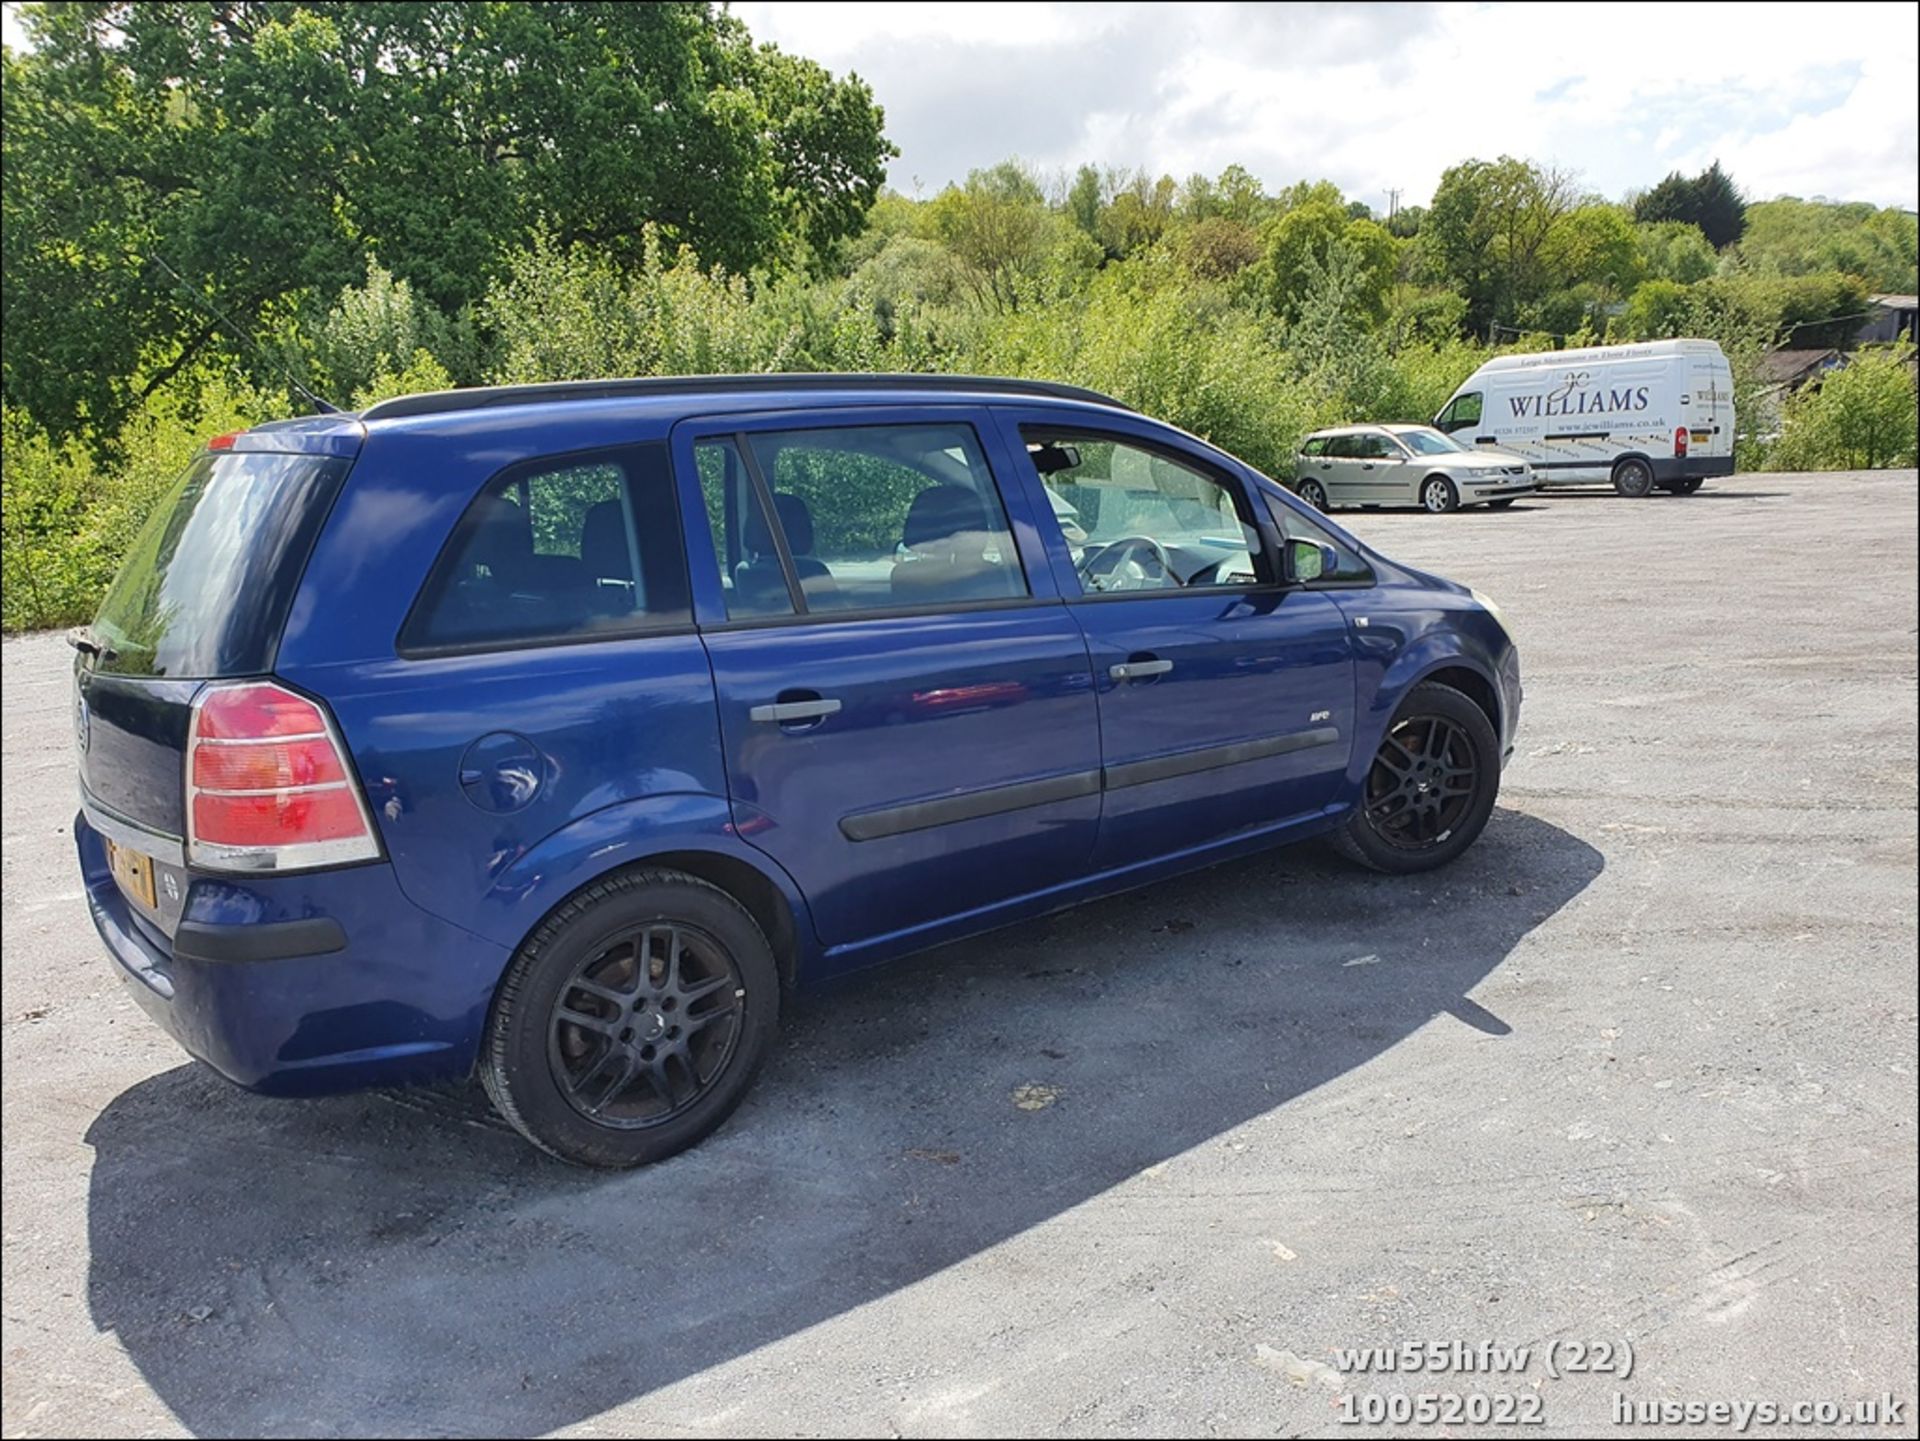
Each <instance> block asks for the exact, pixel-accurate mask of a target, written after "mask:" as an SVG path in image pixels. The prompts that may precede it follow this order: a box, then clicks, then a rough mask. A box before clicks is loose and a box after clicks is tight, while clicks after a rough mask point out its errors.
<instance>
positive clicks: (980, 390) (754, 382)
mask: <svg viewBox="0 0 1920 1441" xmlns="http://www.w3.org/2000/svg"><path fill="white" fill-rule="evenodd" d="M776 390H810V391H846V390H933V391H962V392H965V393H968V394H976V395H977V394H1000V395H1040V396H1049V397H1052V398H1053V399H1056V400H1079V401H1086V402H1090V403H1092V404H1094V405H1111V406H1113V407H1115V408H1116V409H1119V410H1132V409H1133V407H1132V406H1130V405H1126V404H1123V403H1122V402H1120V401H1118V400H1115V399H1114V398H1113V397H1112V396H1110V395H1102V394H1101V393H1100V392H1099V391H1097V390H1087V389H1084V388H1083V387H1081V386H1078V385H1062V384H1060V383H1059V382H1057V381H1051V380H1010V379H1004V378H1001V377H998V376H991V375H925V374H917V373H915V374H909V373H899V374H887V373H877V372H842V371H805V372H793V373H785V374H779V373H776V374H767V375H654V376H642V377H637V378H634V379H628V380H562V381H556V382H553V383H551V384H546V385H477V386H474V387H472V388H470V389H466V390H435V391H430V392H428V393H426V394H423V395H400V396H395V397H394V398H393V399H392V400H380V401H376V402H374V403H373V404H372V405H370V406H368V407H367V408H366V409H365V410H364V411H362V412H361V416H360V418H361V419H362V420H397V419H400V418H401V417H403V416H413V415H445V414H449V413H452V412H456V411H462V410H485V409H487V408H489V407H491V406H496V405H532V404H535V403H537V402H541V401H552V400H616V399H621V398H624V397H628V396H651V395H701V394H712V393H714V392H719V393H721V394H725V395H751V394H755V393H757V392H760V391H776Z"/></svg>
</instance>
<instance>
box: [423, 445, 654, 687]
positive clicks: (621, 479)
mask: <svg viewBox="0 0 1920 1441" xmlns="http://www.w3.org/2000/svg"><path fill="white" fill-rule="evenodd" d="M690 622H691V614H690V611H689V606H688V599H687V573H686V557H685V554H684V552H683V550H682V547H681V538H680V523H679V519H678V512H677V508H676V506H675V503H674V497H673V485H672V480H671V477H670V474H669V471H668V466H667V452H666V447H665V446H664V445H643V446H635V447H632V448H630V449H626V450H621V451H612V452H606V453H602V454H595V455H587V456H569V457H565V458H562V459H553V460H541V461H534V462H531V463H528V464H525V465H520V466H516V467H514V468H513V469H511V470H509V471H506V472H504V473H503V474H502V475H500V476H498V477H496V478H495V479H494V480H492V481H490V482H489V483H488V484H487V487H486V489H484V490H483V491H481V492H480V495H479V497H478V498H477V499H475V501H474V502H473V504H472V505H471V506H469V507H468V508H467V513H466V515H464V516H463V517H462V518H461V521H460V524H459V525H458V527H456V528H455V530H454V534H453V538H452V540H451V541H450V542H449V544H448V547H447V549H446V551H445V552H444V553H443V554H442V556H441V558H440V561H439V563H438V564H437V565H436V566H435V568H434V573H433V575H432V577H431V578H430V579H429V580H428V582H427V585H426V587H425V588H424V589H423V590H422V591H421V594H420V598H419V600H418V601H416V602H415V604H414V608H413V613H412V615H410V616H409V617H408V619H407V624H406V626H405V628H404V629H403V631H402V633H401V641H400V645H401V649H402V650H403V651H408V652H421V651H428V652H432V651H441V650H449V649H455V650H469V649H486V648H490V647H494V646H504V645H524V644H533V643H538V642H542V641H564V640H591V639H596V638H602V637H607V636H613V635H622V634H633V633H639V632H644V631H652V630H661V629H668V628H673V627H677V626H684V625H687V624H689V623H690Z"/></svg>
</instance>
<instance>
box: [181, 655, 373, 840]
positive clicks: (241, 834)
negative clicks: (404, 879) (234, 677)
mask: <svg viewBox="0 0 1920 1441" xmlns="http://www.w3.org/2000/svg"><path fill="white" fill-rule="evenodd" d="M379 855H380V842H379V840H378V839H377V838H376V837H375V836H374V833H373V818H372V817H371V816H370V815H369V814H368V813H367V806H366V801H365V800H364V798H362V796H361V794H360V787H359V785H358V784H357V783H356V782H355V781H354V778H353V771H352V768H351V767H350V766H349V765H348V764H347V757H346V752H345V751H344V750H343V749H342V747H341V745H340V736H339V734H338V732H336V731H335V730H334V727H333V722H332V720H331V719H330V718H329V717H328V716H327V713H326V712H325V711H324V710H322V709H321V708H320V706H319V705H318V704H316V703H315V702H313V701H310V700H308V699H307V698H306V697H305V696H303V695H296V694H294V693H293V692H292V691H290V690H287V689H286V688H284V687H282V686H278V685H273V684H271V683H270V682H266V681H243V682H240V683H238V684H234V685H216V686H209V687H208V688H207V689H206V690H204V691H202V692H201V693H200V698H199V699H198V700H196V701H195V702H194V704H193V720H192V722H191V724H190V726H189V729H188V733H187V858H188V860H189V861H191V862H192V863H193V864H195V865H199V866H205V867H207V868H209V869H212V870H227V871H290V870H300V869H303V868H305V867H309V866H331V865H341V864H344V863H346V862H349V861H370V860H376V859H378V857H379Z"/></svg>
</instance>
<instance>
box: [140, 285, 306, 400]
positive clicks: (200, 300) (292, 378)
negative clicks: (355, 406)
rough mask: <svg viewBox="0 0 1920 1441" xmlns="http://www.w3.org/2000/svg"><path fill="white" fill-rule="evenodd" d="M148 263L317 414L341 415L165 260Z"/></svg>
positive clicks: (289, 367)
mask: <svg viewBox="0 0 1920 1441" xmlns="http://www.w3.org/2000/svg"><path fill="white" fill-rule="evenodd" d="M147 259H149V260H151V261H152V262H153V263H154V264H155V265H157V266H159V267H160V268H161V269H162V270H164V271H166V272H167V274H168V275H169V276H171V277H172V278H173V283H174V284H175V285H177V286H179V287H180V290H181V293H182V294H184V295H185V296H186V297H187V299H189V300H191V301H192V302H193V303H194V304H195V305H197V306H199V307H200V308H201V309H202V310H204V311H206V312H207V314H209V315H211V316H212V317H213V318H214V319H215V320H217V321H218V322H219V323H220V324H222V325H224V326H225V327H226V328H227V330H228V331H229V332H231V333H232V334H233V336H234V337H235V338H236V339H238V340H239V341H240V342H241V343H242V344H244V345H245V346H246V347H247V348H248V349H249V350H251V351H252V352H253V353H254V354H255V355H256V356H258V357H259V358H260V359H261V360H262V361H264V362H266V364H267V365H269V366H270V367H272V368H274V369H276V370H278V371H279V372H280V377H281V379H283V380H285V381H286V382H287V384H288V385H290V386H292V387H293V388H294V389H295V390H297V391H299V392H300V394H301V395H302V396H304V397H305V398H306V400H307V402H308V403H309V404H310V405H312V406H313V408H314V409H315V410H317V411H319V412H320V413H321V414H322V415H339V414H340V413H341V409H342V408H341V407H340V406H337V405H335V404H334V403H333V402H332V401H329V400H322V399H321V398H320V397H319V396H317V395H315V394H314V393H313V391H312V390H310V389H308V387H307V386H306V384H305V383H304V382H303V381H302V380H301V379H300V377H299V376H297V375H295V374H294V373H293V367H292V366H290V365H288V364H287V363H286V362H285V361H277V362H276V361H275V360H274V359H273V357H272V356H270V355H268V354H267V353H266V351H265V350H263V349H262V348H261V346H260V343H259V342H258V341H256V340H255V339H254V338H253V337H252V336H251V335H249V334H248V333H247V332H246V331H245V330H243V329H241V327H240V326H238V325H236V324H235V323H234V321H233V319H232V317H231V316H229V315H227V314H226V312H225V311H223V310H221V309H220V308H219V307H218V306H216V305H215V304H214V303H213V302H212V301H211V300H208V299H207V298H206V297H205V296H204V295H201V294H200V293H199V292H198V291H196V290H195V289H194V288H193V287H192V286H191V285H189V284H187V282H186V280H185V279H184V278H183V277H182V276H181V274H180V272H179V271H177V270H175V269H174V268H173V267H172V266H171V265H169V264H167V262H166V260H165V258H164V257H162V256H161V255H159V254H157V253H156V254H153V255H149V256H148V257H147Z"/></svg>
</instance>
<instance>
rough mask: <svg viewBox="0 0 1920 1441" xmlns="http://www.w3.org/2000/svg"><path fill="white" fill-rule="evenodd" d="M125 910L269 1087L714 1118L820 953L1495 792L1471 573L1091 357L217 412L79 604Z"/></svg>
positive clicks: (92, 883)
mask: <svg viewBox="0 0 1920 1441" xmlns="http://www.w3.org/2000/svg"><path fill="white" fill-rule="evenodd" d="M73 642H74V646H75V648H76V650H77V652H78V655H77V658H76V661H75V670H74V728H75V739H76V743H77V746H78V752H79V766H80V780H81V812H80V815H79V817H78V819H77V820H76V822H75V826H74V835H75V839H76V841H77V844H78V848H79V856H80V868H81V871H82V872H83V874H84V876H85V881H86V893H87V897H88V901H89V904H90V907H91V910H92V914H93V919H94V923H95V925H96V926H97V927H98V928H99V931H100V935H101V937H102V939H103V940H104V941H105V942H106V945H107V949H108V950H109V951H110V952H111V954H112V956H113V958H114V960H115V962H117V964H118V967H119V969H120V970H121V972H122V973H123V974H124V976H125V979H126V981H127V983H128V985H129V987H130V989H131V991H132V993H133V995H134V996H135V997H136V998H137V999H138V1001H139V1002H140V1004H141V1005H142V1006H143V1007H144V1008H145V1009H146V1011H147V1012H148V1013H149V1014H150V1015H151V1016H153V1017H154V1019H156V1020H157V1021H159V1023H160V1024H161V1025H163V1026H165V1027H166V1028H167V1029H168V1030H169V1031H170V1032H172V1034H173V1035H174V1036H175V1037H176V1038H177V1039H178V1040H179V1041H180V1043H181V1045H183V1046H184V1047H185V1048H186V1049H187V1050H188V1051H190V1052H191V1053H192V1054H193V1055H195V1056H197V1057H199V1058H200V1059H201V1060H202V1061H204V1062H206V1063H207V1064H208V1065H210V1066H212V1067H214V1068H215V1069H216V1070H218V1071H219V1072H221V1073H222V1074H223V1075H225V1076H227V1077H228V1078H230V1079H231V1080H233V1081H235V1082H237V1083H239V1084H240V1085H242V1086H246V1087H249V1088H252V1089H255V1090H259V1091H267V1092H274V1093H279V1094H286V1095H304V1094H314V1093H318V1092H325V1091H336V1090H343V1089H348V1088H354V1087H362V1086H372V1085H381V1086H386V1085H394V1084H399V1083H410V1082H425V1081H436V1080H447V1079H452V1078H459V1077H464V1076H470V1075H472V1074H474V1073H475V1072H477V1073H478V1075H479V1078H480V1080H481V1082H482V1083H483V1084H484V1085H485V1087H486V1089H487V1092H488V1093H489V1095H490V1096H491V1097H492V1099H493V1102H494V1104H495V1105H496V1106H497V1107H498V1108H499V1110H500V1112H501V1114H502V1115H503V1116H505V1117H506V1119H507V1120H508V1121H510V1122H511V1123H512V1124H513V1125H514V1126H515V1127H517V1128H518V1129H519V1130H520V1131H522V1132H524V1133H525V1134H526V1136H527V1137H528V1138H529V1139H530V1140H532V1141H534V1142H535V1143H536V1144H538V1145H540V1146H542V1147H544V1148H546V1149H547V1150H549V1151H551V1152H553V1153H554V1154H555V1155H558V1156H561V1157H564V1158H566V1159H568V1160H571V1161H577V1162H582V1163H586V1164H589V1165H597V1166H630V1165H635V1164H638V1163H641V1162H646V1161H653V1160H658V1159H659V1158H661V1157H663V1156H667V1155H671V1154H672V1153H674V1152H675V1151H678V1150H681V1149H683V1148H684V1147H686V1146H689V1145H691V1144H693V1143H694V1142H695V1141H697V1140H698V1139H699V1138H700V1137H702V1136H703V1135H705V1134H706V1133H707V1132H709V1131H711V1130H712V1129H713V1128H714V1127H715V1126H717V1125H719V1124H720V1123H721V1122H722V1121H723V1120H724V1119H725V1118H726V1117H727V1115H728V1114H729V1113H730V1112H731V1111H732V1110H733V1108H734V1107H735V1106H736V1105H738V1104H739V1102H740V1099H741V1097H742V1096H743V1094H744V1093H745V1092H746V1090H747V1088H748V1086H749V1085H750V1084H751V1083H752V1080H753V1077H754V1074H755V1071H756V1070H757V1068H758V1067H759V1065H760V1063H761V1061H762V1060H763V1059H764V1058H765V1057H766V1055H767V1051H768V1048H769V1045H770V1044H771V1041H772V1038H773V1034H774V1029H775V1025H776V1023H777V1020H778V1017H779V1012H780V1004H781V998H782V994H783V992H784V990H785V989H786V988H788V987H790V986H801V985H807V984H810V983H814V982H817V981H820V980H823V979H826V978H829V977H833V976H836V975H841V974H844V973H846V972H848V971H850V970H853V969H855V968H857V967H861V966H867V965H871V964H873V963H875V962H878V961H884V960H887V959H890V958H892V957H895V956H899V955H902V954H904V953H906V952H909V951H915V950H920V949H922V948H924V947H927V946H932V945H935V944H938V943H940V942H944V941H951V940H954V939H955V938H958V937H964V936H970V935H975V934H978V933H980V932H982V931H986V930H988V929H990V928H993V927H996V926H1004V925H1008V924H1011V923H1014V922H1017V921H1020V920H1024V919H1027V918H1030V917H1033V916H1037V915H1040V914H1042V913H1044V912H1048V911H1054V910H1058V909H1060V908H1062V907H1065V906H1070V905H1073V904H1076V903H1077V902H1080V901H1084V900H1087V899H1090V898H1092V897H1095V896H1101V895H1105V894H1109V893H1111V892H1113V891H1117V890H1121V889H1124V888H1126V887H1131V886H1138V885H1142V884H1144V883H1147V882H1150V881H1154V880H1157V879H1159V878H1161V877H1164V876H1168V875H1171V874H1174V873H1176V872H1179V871H1183V870H1188V869H1191V868H1193V867H1197V866H1205V865H1209V864H1212V863H1214V862H1217V861H1221V860H1224V859H1226V858H1228V857H1231V856H1236V855H1241V854H1244V853H1246V852H1249V851H1253V850H1258V849H1261V848H1263V847H1268V846H1273V845H1278V844H1282V843H1286V842H1291V841H1298V840H1302V839H1304V838H1306V837H1308V836H1313V835H1318V834H1322V833H1325V834H1329V835H1331V836H1332V837H1333V838H1334V839H1335V841H1336V842H1337V844H1339V845H1340V846H1341V847H1342V848H1343V849H1345V850H1346V851H1347V852H1348V853H1349V854H1350V855H1352V856H1353V857H1354V858H1355V859H1357V860H1359V861H1361V862H1363V863H1364V864H1367V865H1370V866H1373V867H1376V868H1378V869H1380V870H1384V871H1394V872H1412V871H1420V870H1425V869H1428V868H1430V867H1433V866H1438V865H1442V864H1444V863H1446V862H1448V861H1450V860H1452V859H1454V858H1455V857H1456V856H1458V855H1459V854H1460V853H1461V852H1462V851H1463V850H1465V849H1466V847H1467V846H1469V845H1471V844H1472V843H1473V841H1474V839H1475V837H1477V836H1478V835H1479V833H1480V831H1481V828H1482V827H1483V826H1484V825H1485V824H1486V821H1487V817H1488V814H1489V813H1490V812H1491V810H1492V808H1493V804H1494V796H1495V793H1496V791H1497V789H1498V786H1499V779H1500V771H1501V767H1502V765H1503V763H1504V761H1505V759H1506V758H1507V756H1508V755H1510V754H1511V751H1512V745H1513V735H1514V727H1515V723H1516V720H1517V717H1518V713H1519V708H1520V676H1519V664H1518V660H1517V658H1516V655H1515V651H1514V646H1513V641H1512V639H1511V638H1510V637H1509V636H1508V634H1507V631H1506V629H1505V627H1504V626H1503V624H1502V622H1501V620H1500V617H1499V614H1498V612H1497V611H1496V610H1495V609H1494V608H1493V606H1492V605H1491V604H1490V603H1489V602H1487V601H1486V600H1485V599H1484V598H1482V597H1479V596H1477V595H1475V594H1474V593H1472V592H1471V591H1469V590H1468V589H1467V588H1466V587H1464V586H1460V585H1456V584H1453V583H1451V582H1449V581H1445V580H1441V579H1438V578H1436V577H1434V576H1431V575H1425V574H1422V573H1421V572H1419V571H1415V570H1411V569H1409V568H1407V567H1406V566H1402V565H1397V564H1395V563H1394V562H1392V561H1390V560H1388V559H1386V558H1385V557H1384V556H1381V555H1379V554H1378V553H1376V552H1375V551H1373V550H1371V549H1370V548H1368V547H1367V546H1365V545H1363V544H1361V543H1360V542H1359V541H1357V540H1355V539H1354V538H1353V537H1351V536H1349V535H1347V534H1346V533H1345V532H1344V531H1342V530H1340V529H1339V528H1338V527H1336V526H1334V525H1333V524H1331V523H1330V522H1329V521H1328V520H1327V519H1326V517H1324V516H1322V515H1319V514H1316V513H1314V512H1312V511H1310V510H1309V509H1307V508H1306V507H1304V506H1303V505H1301V504H1300V503H1299V502H1298V501H1296V500H1295V499H1294V498H1293V497H1292V496H1291V495H1289V494H1288V493H1287V492H1286V491H1284V490H1283V489H1282V488H1281V487H1280V486H1278V485H1277V484H1275V483H1274V482H1273V481H1271V480H1269V479H1268V478H1267V477H1265V476H1263V475H1260V474H1259V473H1257V472H1255V471H1254V470H1252V469H1250V468H1249V467H1247V466H1246V465H1243V464H1242V463H1240V462H1239V461H1237V460H1235V459H1234V458H1233V457H1232V456H1230V455H1227V454H1224V453H1223V452H1221V451H1219V450H1216V449H1214V448H1213V447H1212V446H1210V445H1207V444H1206V443H1204V442H1202V441H1200V440H1198V439H1196V438H1194V437H1193V436H1191V435H1187V434H1185V433H1184V432H1182V431H1179V430H1175V429H1173V428H1171V427H1169V426H1166V425H1163V424H1160V423H1158V422H1156V421H1153V420H1150V419H1148V418H1147V417H1145V416H1143V415H1140V414H1138V413H1136V412H1134V411H1133V410H1130V409H1128V408H1127V407H1126V406H1124V405H1121V404H1119V403H1118V402H1116V401H1113V400H1111V399H1109V398H1107V397H1105V396H1101V395H1097V394H1094V393H1092V392H1089V391H1084V390H1079V389H1075V388H1073V387H1070V386H1062V385H1051V384H1043V383H1036V382H1029V381H1014V380H993V379H980V378H969V377H949V376H904V375H900V376H885V375H775V376H764V375H763V376H720V377H705V378H691V379H654V380H627V381H606V382H595V383H582V384H562V385H548V386H526V387H507V388H498V389H476V390H462V391H451V392H446V393H442V394H435V395H415V396H407V397H403V398H400V399H395V400H386V401H381V402H380V403H378V404H376V405H374V406H372V407H371V408H369V409H367V410H365V411H363V412H361V413H359V414H357V415H345V414H333V415H326V416H322V417H318V418H311V419H301V420H289V421H280V422H276V423H273V424H268V425H263V426H260V427H259V428H257V429H254V430H249V431H245V432H241V433H238V434H234V435H223V436H220V437H218V438H217V439H215V440H213V441H212V442H210V444H209V445H208V447H207V449H206V451H205V452H204V453H203V454H202V455H201V456H200V457H199V458H198V459H197V460H196V461H195V462H194V463H193V465H192V467H191V468H190V469H189V470H188V472H187V473H186V475H185V476H184V477H183V478H182V479H181V481H180V482H179V485H178V487H177V488H176V489H175V490H174V491H173V492H172V493H171V494H170V495H169V496H168V497H167V498H166V499H165V500H164V501H163V502H162V503H161V504H160V506H159V508H158V511H157V513H156V514H155V515H154V517H153V519H152V521H151V522H150V524H149V525H148V527H147V529H146V530H145V532H144V533H143V534H142V535H141V537H140V539H139V541H138V542H137V543H136V544H135V546H134V548H133V550H132V552H131V553H130V554H129V556H128V557H127V560H126V563H125V566H124V568H123V569H122V570H121V572H120V575H119V577H118V578H117V580H116V581H115V582H114V585H113V588H112V590H111V591H110V593H109V594H108V597H107V599H106V601H105V603H104V605H103V606H102V608H101V611H100V614H99V617H98V619H96V620H95V621H94V623H93V624H92V625H91V626H89V627H86V628H83V629H82V630H80V631H77V632H75V634H74V636H73Z"/></svg>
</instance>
